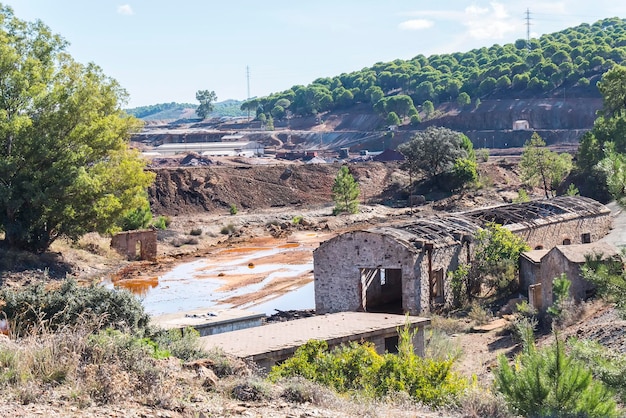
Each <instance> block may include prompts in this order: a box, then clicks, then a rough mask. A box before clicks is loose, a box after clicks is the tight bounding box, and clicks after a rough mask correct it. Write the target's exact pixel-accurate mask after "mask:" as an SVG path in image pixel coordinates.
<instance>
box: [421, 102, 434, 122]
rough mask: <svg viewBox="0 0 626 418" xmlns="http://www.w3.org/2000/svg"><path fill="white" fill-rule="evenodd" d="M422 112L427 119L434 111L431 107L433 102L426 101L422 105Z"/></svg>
mask: <svg viewBox="0 0 626 418" xmlns="http://www.w3.org/2000/svg"><path fill="white" fill-rule="evenodd" d="M422 110H423V111H424V115H425V116H426V119H428V118H429V117H430V116H431V115H432V114H433V112H434V111H435V106H434V105H433V102H431V101H430V100H426V101H425V102H424V103H422Z"/></svg>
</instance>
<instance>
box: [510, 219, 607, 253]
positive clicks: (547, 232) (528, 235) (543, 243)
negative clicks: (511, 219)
mask: <svg viewBox="0 0 626 418" xmlns="http://www.w3.org/2000/svg"><path fill="white" fill-rule="evenodd" d="M510 229H511V231H512V232H513V233H515V234H516V235H517V236H519V237H520V238H522V239H524V241H526V242H527V243H528V245H529V246H530V248H531V249H542V248H544V249H550V248H552V247H555V246H557V245H563V243H564V241H565V240H566V239H568V240H569V241H570V242H569V244H586V243H589V242H596V241H598V240H599V239H600V238H602V237H604V236H605V235H606V234H608V233H609V231H610V230H611V213H610V212H609V211H608V209H607V211H606V212H603V213H599V214H597V215H594V216H585V217H579V216H572V215H571V214H570V215H569V216H567V217H565V216H564V217H563V219H562V220H554V219H551V220H549V221H544V220H538V221H534V222H528V223H527V224H517V225H515V227H513V228H510ZM583 234H589V235H588V236H589V241H587V242H585V241H584V239H583Z"/></svg>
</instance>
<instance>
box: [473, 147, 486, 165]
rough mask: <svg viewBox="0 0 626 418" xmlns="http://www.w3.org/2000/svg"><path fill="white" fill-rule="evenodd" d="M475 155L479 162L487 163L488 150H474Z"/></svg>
mask: <svg viewBox="0 0 626 418" xmlns="http://www.w3.org/2000/svg"><path fill="white" fill-rule="evenodd" d="M476 154H477V155H478V158H479V159H480V161H482V162H484V163H486V162H487V161H489V148H480V149H477V150H476Z"/></svg>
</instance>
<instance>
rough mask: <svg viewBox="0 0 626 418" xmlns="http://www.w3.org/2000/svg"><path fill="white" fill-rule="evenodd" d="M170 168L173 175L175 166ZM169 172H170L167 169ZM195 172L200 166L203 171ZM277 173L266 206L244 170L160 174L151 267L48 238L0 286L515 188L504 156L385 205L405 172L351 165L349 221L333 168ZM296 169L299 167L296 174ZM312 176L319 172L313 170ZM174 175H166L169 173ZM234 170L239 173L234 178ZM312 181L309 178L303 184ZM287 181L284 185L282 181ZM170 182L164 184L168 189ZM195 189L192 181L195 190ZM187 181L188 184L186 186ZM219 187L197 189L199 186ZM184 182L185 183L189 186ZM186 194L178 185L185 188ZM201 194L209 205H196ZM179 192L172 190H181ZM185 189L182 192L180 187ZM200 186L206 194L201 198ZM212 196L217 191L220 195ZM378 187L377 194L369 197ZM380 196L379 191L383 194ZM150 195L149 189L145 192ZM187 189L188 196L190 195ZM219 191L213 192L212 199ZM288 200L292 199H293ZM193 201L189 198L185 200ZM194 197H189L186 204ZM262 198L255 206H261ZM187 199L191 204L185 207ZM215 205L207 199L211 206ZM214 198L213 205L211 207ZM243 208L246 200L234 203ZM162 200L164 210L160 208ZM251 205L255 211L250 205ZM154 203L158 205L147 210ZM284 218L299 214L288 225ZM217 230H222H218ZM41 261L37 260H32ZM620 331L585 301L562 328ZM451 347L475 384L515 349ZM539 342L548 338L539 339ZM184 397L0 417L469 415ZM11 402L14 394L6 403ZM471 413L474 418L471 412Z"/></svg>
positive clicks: (483, 201)
mask: <svg viewBox="0 0 626 418" xmlns="http://www.w3.org/2000/svg"><path fill="white" fill-rule="evenodd" d="M176 170H178V169H176ZM176 170H174V171H176ZM203 170H205V169H203ZM285 170H286V168H285V167H280V168H275V169H273V171H275V172H276V173H275V174H277V175H278V178H279V181H278V182H277V183H276V184H275V185H272V186H271V187H275V189H271V190H273V192H272V193H274V192H275V193H276V194H275V197H274V199H277V200H275V201H273V202H270V201H268V200H267V199H268V198H267V197H263V196H262V195H264V194H266V191H267V190H264V186H267V187H270V184H274V183H272V180H268V179H269V176H268V175H267V172H266V174H265V179H264V177H263V176H264V175H263V173H262V172H261V171H258V172H257V171H254V170H252V169H235V168H232V169H230V171H227V172H226V176H225V177H220V176H219V175H218V174H215V172H209V171H203V172H202V175H200V171H195V172H192V173H184V172H183V173H179V174H177V176H178V177H176V176H174V177H172V176H170V177H169V178H168V180H167V181H166V180H163V178H164V177H162V181H163V182H164V183H163V190H165V191H162V192H158V193H160V194H159V195H158V196H157V194H154V195H153V198H158V199H161V200H159V201H160V202H162V204H163V206H161V208H165V207H169V208H171V207H174V206H175V207H178V209H168V210H167V211H165V210H162V212H161V213H160V214H163V215H168V216H170V219H171V223H170V225H169V227H168V229H167V230H166V231H161V232H159V252H158V258H157V260H156V262H128V261H125V260H123V259H122V258H121V257H120V256H118V255H117V254H115V253H114V252H113V251H111V250H110V249H109V248H108V245H107V244H108V241H107V240H106V239H104V238H101V237H98V236H96V235H89V236H86V237H85V238H83V239H82V240H81V241H80V242H78V243H77V244H69V243H65V242H57V243H55V245H54V246H53V248H52V251H51V252H50V253H49V254H46V255H45V257H43V258H39V259H37V260H35V259H33V258H31V257H30V256H28V255H24V254H10V253H7V252H5V253H4V254H3V256H2V257H0V280H2V283H3V285H5V286H20V285H23V284H27V283H29V282H33V281H36V280H38V279H46V280H51V279H58V278H61V277H64V276H66V275H69V276H74V277H76V278H78V279H80V280H83V281H93V280H101V279H102V278H109V279H111V280H114V281H115V280H128V279H133V278H135V279H136V278H141V277H149V276H154V275H158V274H160V273H162V272H163V271H166V270H169V269H171V268H172V267H173V266H175V265H176V264H178V263H181V262H183V261H186V260H190V259H193V258H196V257H202V256H205V255H207V254H211V253H212V252H214V251H215V250H216V249H217V248H224V247H230V248H236V247H237V246H241V245H245V244H248V243H251V242H254V241H255V240H265V241H267V240H278V241H280V240H285V239H286V238H287V237H289V236H291V235H293V234H301V235H306V232H307V231H316V232H320V231H322V232H324V234H323V235H320V236H322V237H323V238H324V239H327V238H328V237H330V236H333V235H335V234H337V233H340V232H344V231H347V230H350V229H354V228H363V227H368V226H372V225H376V224H380V223H386V222H394V221H398V220H402V219H409V218H410V217H412V216H413V217H414V216H425V215H428V214H432V213H434V212H436V211H441V210H445V211H458V210H464V209H470V208H475V207H480V206H485V205H493V204H499V203H504V202H509V201H511V200H512V199H513V198H515V197H516V196H517V190H518V188H519V186H520V183H519V177H518V173H517V169H516V164H515V163H514V162H512V161H511V160H510V159H507V158H506V157H495V158H494V157H492V158H491V159H490V162H489V163H483V164H481V167H480V170H481V173H482V176H481V181H482V187H480V188H477V189H474V190H470V191H466V192H464V193H463V194H460V195H453V196H443V195H442V196H434V197H435V198H436V200H434V201H431V202H430V203H428V204H425V205H423V206H419V207H415V208H394V207H392V205H382V204H381V203H385V202H386V203H390V202H392V201H393V196H394V193H391V192H389V193H388V194H385V193H386V192H385V190H386V189H385V187H382V185H383V184H390V183H391V184H396V186H394V187H398V188H400V187H401V185H402V184H403V182H406V181H407V179H406V178H405V177H406V176H405V175H403V174H402V173H401V172H399V171H398V170H397V167H394V168H391V169H389V168H385V169H384V170H383V169H382V168H381V167H379V166H370V167H369V168H358V170H360V171H356V172H358V173H359V176H361V178H362V179H369V180H368V182H369V183H368V182H364V183H365V184H369V186H367V187H365V188H364V190H365V195H364V198H363V200H364V201H366V202H367V203H368V204H364V205H362V206H361V209H360V211H359V213H358V214H356V215H350V216H332V214H331V212H332V205H331V204H330V195H329V193H328V190H327V189H329V188H330V184H332V182H331V180H332V178H333V177H334V175H335V173H336V170H330V169H326V168H324V169H317V170H318V171H317V172H316V173H312V172H310V171H299V170H300V168H297V169H291V170H292V171H291V173H290V174H289V178H291V179H296V178H297V179H298V180H297V181H302V182H305V181H306V177H308V176H312V177H309V179H308V181H309V183H315V184H316V186H315V188H313V187H312V188H310V189H309V190H307V191H306V192H304V193H300V192H296V191H293V190H291V189H292V188H293V189H295V185H296V181H295V180H294V181H293V182H292V184H291V185H289V184H285V182H284V181H283V183H282V184H280V176H281V175H283V174H284V173H285ZM302 170H306V169H302ZM319 170H321V171H319ZM174 171H171V172H170V174H171V173H172V172H174ZM238 173H241V174H238ZM176 178H177V179H179V180H180V179H185V182H186V183H185V186H184V187H182V188H181V189H180V190H175V189H174V188H173V185H174V184H176V182H177V181H178V180H176ZM311 178H314V179H315V180H311ZM287 181H290V180H287ZM168 182H171V185H170V183H168ZM196 183H197V184H196ZM194 184H195V186H194ZM207 184H209V185H213V186H219V187H213V188H211V187H205V186H202V185H207ZM244 185H247V186H246V187H245V191H246V193H245V194H246V196H244V197H238V198H237V199H238V200H236V199H235V194H234V193H235V192H236V191H237V190H239V191H241V190H242V188H243V187H244ZM192 186H193V187H192ZM185 188H187V189H185ZM197 189H202V190H205V191H204V192H202V193H203V194H202V196H204V197H202V199H208V198H209V197H210V196H211V195H210V193H214V194H213V195H212V196H213V198H214V199H215V200H212V201H211V202H212V203H210V204H209V203H207V202H208V200H207V201H205V202H204V203H202V202H201V200H198V199H200V194H197ZM181 190H182V191H181ZM185 190H187V191H185ZM207 190H212V191H211V192H210V193H209V192H208V191H207ZM220 190H221V191H220ZM376 190H378V191H376ZM387 191H388V190H387ZM155 193H156V192H155ZM194 193H195V194H194ZM219 193H222V194H219ZM296 195H297V196H298V198H297V200H293V196H296ZM193 196H195V197H193ZM194 199H195V200H194ZM263 199H265V200H263ZM233 201H236V202H237V203H238V204H239V205H240V210H239V212H238V213H237V214H236V215H231V214H230V213H229V212H228V205H227V204H230V203H231V202H233ZM194 202H196V203H194ZM216 202H217V203H216ZM219 202H221V203H219ZM244 202H247V203H245V204H244ZM166 203H167V204H166ZM255 205H258V207H257V206H255ZM157 207H158V206H157ZM294 217H301V221H300V222H298V223H297V224H296V223H294V222H293V219H294ZM224 228H226V229H227V230H229V232H227V233H223V230H224ZM193 229H200V230H201V231H202V234H201V235H200V236H194V235H191V234H190V232H191V231H192V230H193ZM42 260H43V261H42ZM294 315H303V313H294V312H292V313H291V314H289V313H286V314H285V315H283V316H281V315H278V316H277V318H276V320H284V319H290V318H289V317H290V316H291V317H293V316H294ZM624 330H626V322H624V321H622V320H620V319H619V318H617V317H616V316H615V312H614V311H613V310H612V309H611V308H610V307H607V306H605V305H593V306H589V307H587V308H586V309H585V315H584V317H583V318H582V319H581V321H579V322H576V323H575V324H574V325H572V326H570V327H569V328H568V329H567V335H576V336H578V337H581V338H584V337H591V338H594V339H596V340H598V341H600V342H602V343H604V344H606V345H607V346H609V347H612V348H614V349H616V350H619V351H625V350H626V349H625V348H624V347H626V344H625V341H624V338H625V337H624V335H625V333H624ZM451 334H452V335H453V336H452V338H451V341H452V343H451V344H453V345H454V346H456V347H458V348H460V350H461V352H462V355H461V356H460V359H459V361H458V363H457V368H458V370H459V371H460V372H461V373H463V374H465V375H467V376H468V377H471V376H472V375H476V376H478V379H479V381H480V382H488V381H489V378H490V377H489V376H490V370H491V368H492V367H493V366H494V364H495V359H496V356H497V355H498V354H499V353H504V354H511V353H513V352H514V351H515V343H514V341H513V340H512V339H511V337H510V335H507V334H506V333H504V334H503V333H501V331H499V330H498V329H495V330H492V331H489V332H483V333H468V332H465V331H460V332H457V333H454V332H452V333H451ZM546 338H548V337H546ZM194 396H195V397H193V396H192V397H191V398H189V399H188V402H186V403H185V405H187V406H186V407H185V408H182V409H181V408H178V409H177V408H171V407H167V406H158V405H156V406H154V405H152V406H148V405H145V404H141V403H137V402H132V401H130V400H129V401H127V402H117V403H113V404H110V405H100V406H96V405H88V406H85V405H79V404H78V403H77V402H76V401H75V400H73V399H71V397H67V396H65V395H59V396H58V397H56V398H55V397H53V398H46V399H45V401H41V402H38V401H36V400H34V401H32V402H27V404H26V405H21V404H18V403H16V402H15V400H13V401H11V402H4V403H0V415H2V416H40V415H48V416H51V417H56V416H59V417H61V416H64V417H65V416H76V417H78V416H81V417H96V416H98V417H99V416H111V417H122V416H124V417H182V416H194V417H231V416H247V417H356V416H359V417H386V416H397V417H403V416H407V417H408V416H425V417H436V416H439V417H443V416H472V415H468V414H467V412H465V415H464V414H462V413H457V412H454V411H435V412H433V411H428V410H426V409H423V408H420V407H418V406H415V405H411V406H407V405H405V404H404V405H398V404H393V403H391V404H384V405H382V404H375V403H368V402H362V401H357V402H355V401H350V400H346V399H339V400H338V399H337V398H336V397H330V395H328V396H329V397H327V398H326V400H324V401H322V402H321V403H315V402H313V403H311V402H308V403H304V404H298V403H293V402H288V401H286V400H282V399H281V398H280V397H274V398H271V399H270V400H256V401H241V400H235V399H232V398H231V397H228V396H224V395H223V394H219V393H206V392H200V393H198V394H196V395H194ZM12 399H14V398H12ZM473 416H478V415H473Z"/></svg>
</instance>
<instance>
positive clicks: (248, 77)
mask: <svg viewBox="0 0 626 418" xmlns="http://www.w3.org/2000/svg"><path fill="white" fill-rule="evenodd" d="M246 82H247V84H248V100H250V67H249V66H247V65H246ZM248 121H250V107H248Z"/></svg>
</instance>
